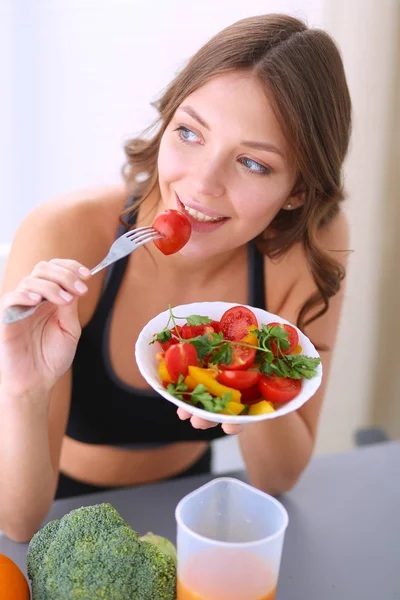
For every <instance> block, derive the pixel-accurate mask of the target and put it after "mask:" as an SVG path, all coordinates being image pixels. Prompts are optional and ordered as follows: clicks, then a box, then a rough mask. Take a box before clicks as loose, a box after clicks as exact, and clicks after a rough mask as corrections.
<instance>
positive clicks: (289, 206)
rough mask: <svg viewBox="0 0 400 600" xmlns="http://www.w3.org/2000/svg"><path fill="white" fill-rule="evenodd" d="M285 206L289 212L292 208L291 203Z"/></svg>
mask: <svg viewBox="0 0 400 600" xmlns="http://www.w3.org/2000/svg"><path fill="white" fill-rule="evenodd" d="M286 206H287V208H288V209H289V210H290V209H291V208H292V203H291V202H288V203H287V204H286Z"/></svg>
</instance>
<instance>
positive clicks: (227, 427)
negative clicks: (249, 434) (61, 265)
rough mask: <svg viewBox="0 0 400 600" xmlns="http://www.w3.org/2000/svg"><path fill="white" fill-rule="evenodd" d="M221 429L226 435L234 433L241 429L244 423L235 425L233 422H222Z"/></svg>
mask: <svg viewBox="0 0 400 600" xmlns="http://www.w3.org/2000/svg"><path fill="white" fill-rule="evenodd" d="M222 429H223V430H224V431H225V433H226V434H228V435H236V434H238V433H240V432H241V431H243V429H244V425H235V423H222Z"/></svg>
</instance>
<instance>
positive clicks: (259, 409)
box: [249, 400, 275, 417]
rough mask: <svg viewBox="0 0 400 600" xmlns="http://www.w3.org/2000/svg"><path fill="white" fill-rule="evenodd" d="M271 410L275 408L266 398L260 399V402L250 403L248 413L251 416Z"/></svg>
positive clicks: (270, 411)
mask: <svg viewBox="0 0 400 600" xmlns="http://www.w3.org/2000/svg"><path fill="white" fill-rule="evenodd" d="M272 412H275V409H274V407H273V405H272V402H269V401H268V400H261V402H257V403H256V404H252V405H251V406H250V407H249V415H250V416H252V417H254V416H256V415H266V414H268V413H272Z"/></svg>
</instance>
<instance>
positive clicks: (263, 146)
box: [180, 106, 285, 158]
mask: <svg viewBox="0 0 400 600" xmlns="http://www.w3.org/2000/svg"><path fill="white" fill-rule="evenodd" d="M180 109H181V110H183V111H184V112H185V113H187V114H188V115H189V116H191V117H192V119H194V120H195V121H197V122H198V123H200V125H202V126H203V127H205V129H208V131H210V126H209V125H207V123H206V122H205V121H204V119H202V117H200V115H199V114H198V113H197V112H196V111H195V110H194V108H193V107H192V106H181V107H180ZM240 143H241V144H242V145H243V146H248V147H249V148H254V149H255V150H266V151H267V152H274V153H275V154H279V155H280V156H282V158H285V156H284V154H283V152H281V151H280V150H279V148H277V147H276V146H274V145H273V144H270V143H268V142H252V141H247V140H242V141H241V142H240Z"/></svg>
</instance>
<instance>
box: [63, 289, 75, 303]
mask: <svg viewBox="0 0 400 600" xmlns="http://www.w3.org/2000/svg"><path fill="white" fill-rule="evenodd" d="M60 296H61V298H64V300H67V301H68V302H69V301H70V300H72V298H73V295H72V294H70V293H69V292H65V291H64V290H61V291H60Z"/></svg>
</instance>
